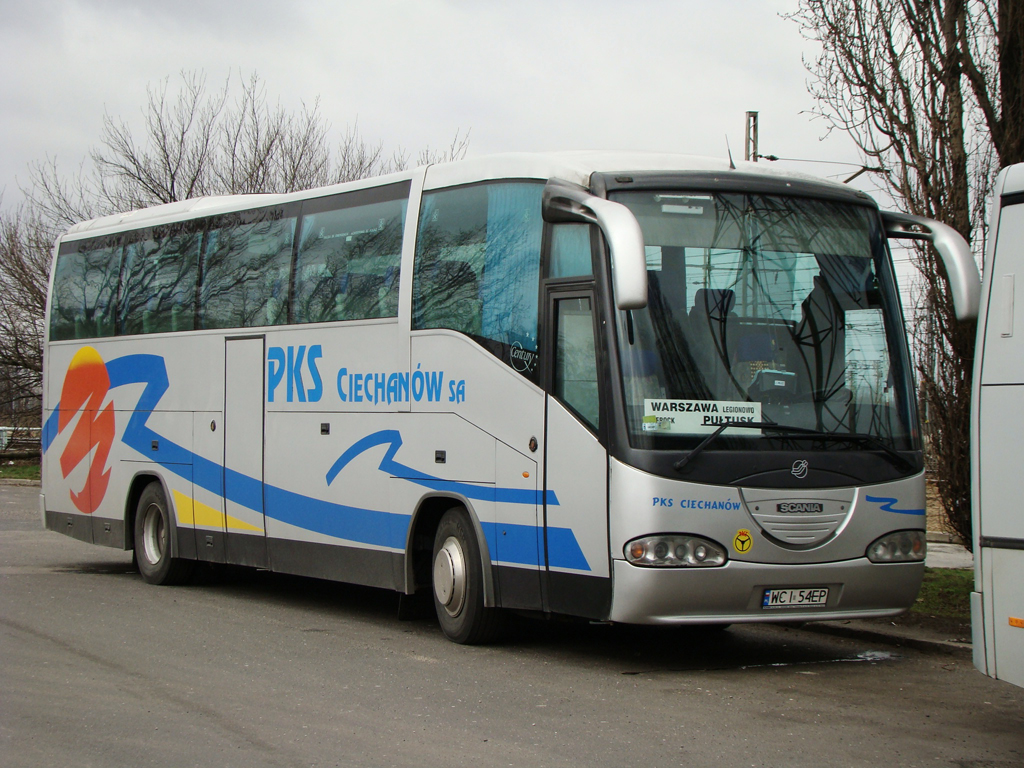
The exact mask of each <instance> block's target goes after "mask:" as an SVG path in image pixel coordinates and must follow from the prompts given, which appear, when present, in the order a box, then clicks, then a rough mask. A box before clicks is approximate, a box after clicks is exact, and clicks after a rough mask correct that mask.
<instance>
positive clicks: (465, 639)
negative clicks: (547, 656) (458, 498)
mask: <svg viewBox="0 0 1024 768" xmlns="http://www.w3.org/2000/svg"><path fill="white" fill-rule="evenodd" d="M432 583H433V593H434V610H435V611H436V613H437V620H438V622H439V623H440V624H441V629H442V631H443V632H444V634H445V635H446V636H447V637H448V639H450V640H453V641H455V642H456V643H463V644H466V645H473V644H477V643H486V642H489V641H491V640H494V639H495V638H496V637H497V636H498V635H499V634H500V632H501V628H502V615H501V611H500V610H499V609H497V608H487V607H485V606H484V579H483V566H482V565H481V562H480V545H479V543H478V541H477V538H476V533H475V532H474V530H473V525H472V522H471V521H470V519H469V514H468V513H467V512H466V510H464V509H463V508H462V507H453V508H452V509H449V510H448V511H447V512H445V514H444V517H442V518H441V524H440V525H439V526H438V527H437V533H436V534H435V536H434V568H433V578H432Z"/></svg>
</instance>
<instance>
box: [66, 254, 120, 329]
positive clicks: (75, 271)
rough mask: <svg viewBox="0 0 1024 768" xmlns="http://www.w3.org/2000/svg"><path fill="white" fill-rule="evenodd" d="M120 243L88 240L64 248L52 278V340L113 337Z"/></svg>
mask: <svg viewBox="0 0 1024 768" xmlns="http://www.w3.org/2000/svg"><path fill="white" fill-rule="evenodd" d="M121 250H122V249H121V245H120V241H118V240H106V239H104V240H89V241H78V242H72V243H69V244H67V245H65V246H63V247H62V248H61V252H60V254H59V255H58V257H57V266H56V271H55V273H54V277H53V296H52V299H51V308H50V338H51V339H52V340H54V341H58V340H60V339H88V338H94V337H101V336H113V335H114V333H115V327H114V318H115V313H116V308H115V306H114V302H115V301H116V299H117V281H118V271H119V268H120V265H121Z"/></svg>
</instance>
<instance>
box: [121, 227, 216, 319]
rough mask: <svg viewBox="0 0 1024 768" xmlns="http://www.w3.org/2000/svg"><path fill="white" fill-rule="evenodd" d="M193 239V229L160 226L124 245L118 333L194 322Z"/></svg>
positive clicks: (195, 245) (195, 239) (195, 235)
mask: <svg viewBox="0 0 1024 768" xmlns="http://www.w3.org/2000/svg"><path fill="white" fill-rule="evenodd" d="M199 243H200V235H199V234H198V233H195V232H181V231H179V232H174V231H173V230H172V229H171V228H165V230H164V231H158V232H155V233H150V236H149V237H146V238H143V239H140V240H136V241H135V242H130V243H128V244H127V245H126V246H125V256H124V258H125V267H124V274H123V277H122V280H123V282H122V288H121V297H122V298H121V328H120V332H121V333H125V334H132V333H161V332H167V331H190V330H192V329H193V328H194V327H195V296H196V278H197V276H198V265H199Z"/></svg>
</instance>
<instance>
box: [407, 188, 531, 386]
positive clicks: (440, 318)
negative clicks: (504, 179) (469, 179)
mask: <svg viewBox="0 0 1024 768" xmlns="http://www.w3.org/2000/svg"><path fill="white" fill-rule="evenodd" d="M542 192H543V185H542V184H539V183H534V182H511V183H491V184H480V185H475V186H470V187H458V188H455V189H446V190H441V191H438V192H428V193H425V194H424V196H423V208H422V211H421V214H420V229H419V236H418V238H417V242H416V266H415V274H414V277H413V329H414V330H419V329H427V328H450V329H452V330H455V331H460V332H462V333H465V334H468V335H471V336H474V337H477V339H478V341H480V342H481V343H482V344H483V345H484V346H485V347H486V348H487V349H489V350H490V351H492V352H493V353H494V354H495V355H497V356H498V357H500V358H501V359H502V360H503V361H504V362H506V363H507V364H508V365H510V366H511V367H513V368H514V369H515V370H517V371H518V372H520V373H522V374H523V375H524V376H526V377H527V378H530V379H535V378H536V375H537V364H536V362H537V296H538V291H539V285H540V246H541V234H542V232H543V221H542V220H541V205H540V201H541V194H542Z"/></svg>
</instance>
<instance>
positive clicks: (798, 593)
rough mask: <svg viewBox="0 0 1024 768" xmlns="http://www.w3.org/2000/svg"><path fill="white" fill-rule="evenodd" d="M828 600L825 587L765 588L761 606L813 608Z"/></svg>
mask: <svg viewBox="0 0 1024 768" xmlns="http://www.w3.org/2000/svg"><path fill="white" fill-rule="evenodd" d="M827 602H828V589H827V588H826V587H812V588H810V589H766V590H765V591H764V599H763V600H762V601H761V607H762V608H813V607H815V606H822V605H825V603H827Z"/></svg>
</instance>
